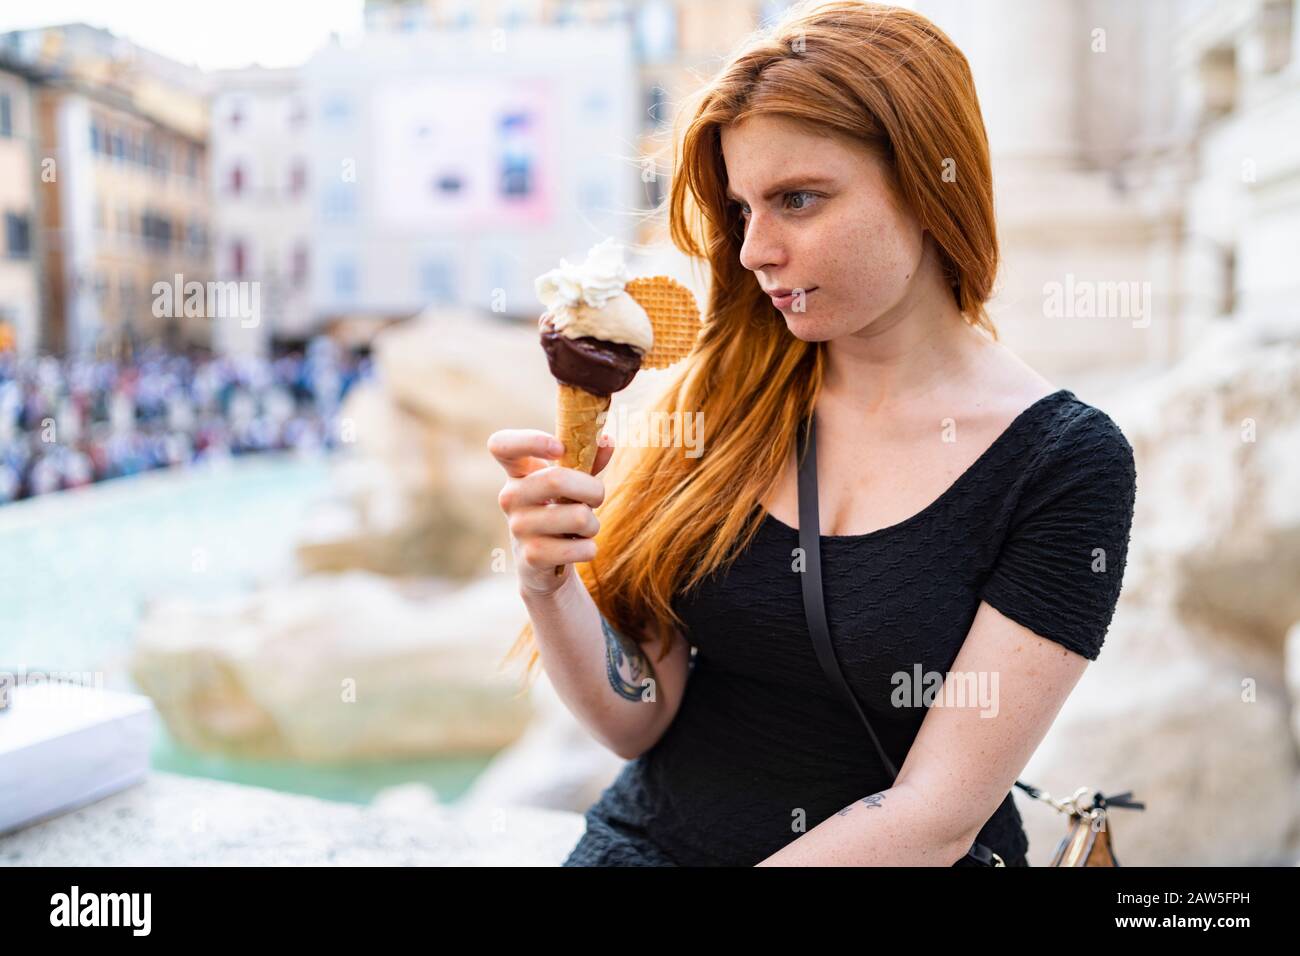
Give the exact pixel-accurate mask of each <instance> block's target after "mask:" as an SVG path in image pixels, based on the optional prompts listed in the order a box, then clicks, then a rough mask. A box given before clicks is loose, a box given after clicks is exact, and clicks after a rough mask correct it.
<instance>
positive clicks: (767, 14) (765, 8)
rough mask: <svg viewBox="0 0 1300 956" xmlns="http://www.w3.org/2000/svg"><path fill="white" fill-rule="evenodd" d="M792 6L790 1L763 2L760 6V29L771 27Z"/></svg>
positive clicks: (774, 0)
mask: <svg viewBox="0 0 1300 956" xmlns="http://www.w3.org/2000/svg"><path fill="white" fill-rule="evenodd" d="M789 6H790V0H762V2H761V3H760V4H759V5H758V25H759V26H760V27H770V26H772V25H773V24H775V23H776V21H778V20H780V19H781V16H782V14H784V13H785V11H786V8H787V7H789Z"/></svg>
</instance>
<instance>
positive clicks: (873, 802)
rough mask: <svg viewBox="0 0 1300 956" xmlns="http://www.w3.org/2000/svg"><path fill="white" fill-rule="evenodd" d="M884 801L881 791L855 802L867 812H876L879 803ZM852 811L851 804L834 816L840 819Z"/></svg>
mask: <svg viewBox="0 0 1300 956" xmlns="http://www.w3.org/2000/svg"><path fill="white" fill-rule="evenodd" d="M884 799H885V794H884V792H883V791H881V792H880V793H873V794H871V796H869V797H863V798H862V799H861V800H858V801H855V802H856V803H861V804H864V805H865V806H866V807H867V809H868V810H876V809H878V808H879V807H880V803H881V801H882V800H884ZM852 809H853V804H852V803H850V804H849V805H848V806H847V807H845V808H844V809H843V810H841V811H840V812H839V813H837V814H835V815H836V816H837V817H842V816H844V814H846V813H848V812H849V811H850V810H852Z"/></svg>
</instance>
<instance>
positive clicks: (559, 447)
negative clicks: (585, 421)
mask: <svg viewBox="0 0 1300 956" xmlns="http://www.w3.org/2000/svg"><path fill="white" fill-rule="evenodd" d="M550 449H551V453H552V454H555V455H563V454H564V445H563V444H562V443H561V442H559V441H552V442H551V444H550Z"/></svg>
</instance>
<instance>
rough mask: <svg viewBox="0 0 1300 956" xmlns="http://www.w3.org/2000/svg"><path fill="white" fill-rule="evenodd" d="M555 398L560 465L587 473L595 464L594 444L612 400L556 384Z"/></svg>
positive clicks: (561, 383) (608, 396)
mask: <svg viewBox="0 0 1300 956" xmlns="http://www.w3.org/2000/svg"><path fill="white" fill-rule="evenodd" d="M556 384H557V385H558V386H559V396H558V399H557V401H556V415H555V422H556V429H555V435H556V437H557V438H559V439H560V441H562V442H564V456H563V457H562V458H561V459H560V464H561V465H563V466H564V467H565V468H577V469H579V470H581V471H585V472H587V473H588V474H590V473H591V468H592V465H594V464H595V462H596V442H597V441H598V440H599V439H600V429H601V426H602V425H603V424H604V423H605V413H606V412H608V411H609V406H610V402H611V401H612V398H613V396H610V395H593V394H592V393H591V392H589V391H587V390H586V389H585V388H578V387H577V386H575V385H566V384H565V383H564V382H557V383H556Z"/></svg>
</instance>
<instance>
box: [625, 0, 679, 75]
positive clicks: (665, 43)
mask: <svg viewBox="0 0 1300 956" xmlns="http://www.w3.org/2000/svg"><path fill="white" fill-rule="evenodd" d="M635 37H636V52H637V57H638V58H639V59H640V60H641V62H643V63H661V62H663V61H665V60H671V59H672V58H673V53H674V51H675V50H676V49H677V11H676V10H675V9H674V8H673V5H672V3H671V0H646V2H645V3H643V4H642V5H641V6H640V7H639V8H638V9H637V12H636V33H635Z"/></svg>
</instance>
